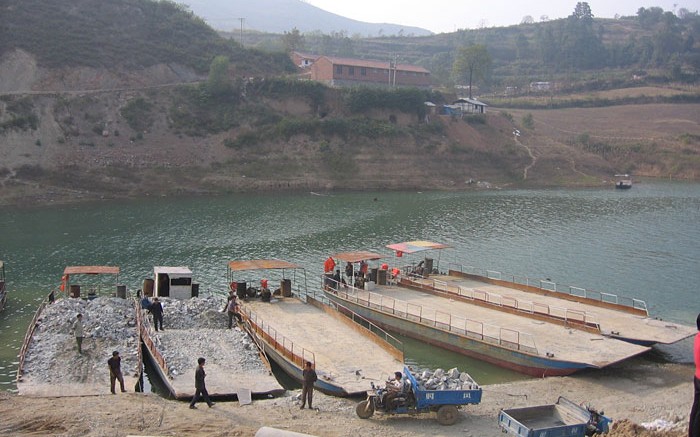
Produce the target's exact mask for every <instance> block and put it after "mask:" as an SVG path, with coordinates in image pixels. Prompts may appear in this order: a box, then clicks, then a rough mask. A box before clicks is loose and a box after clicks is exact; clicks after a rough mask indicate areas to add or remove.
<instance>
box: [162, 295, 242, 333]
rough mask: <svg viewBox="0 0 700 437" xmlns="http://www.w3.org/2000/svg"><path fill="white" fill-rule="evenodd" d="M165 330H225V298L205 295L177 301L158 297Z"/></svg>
mask: <svg viewBox="0 0 700 437" xmlns="http://www.w3.org/2000/svg"><path fill="white" fill-rule="evenodd" d="M158 300H159V301H160V302H161V304H162V305H163V327H164V328H165V329H168V328H174V329H192V328H214V329H216V328H225V327H226V326H227V324H228V315H227V314H226V313H225V312H224V308H225V307H226V297H223V296H220V295H219V296H217V295H211V294H210V295H206V296H203V297H193V298H192V299H187V300H179V299H170V298H167V297H160V298H158Z"/></svg>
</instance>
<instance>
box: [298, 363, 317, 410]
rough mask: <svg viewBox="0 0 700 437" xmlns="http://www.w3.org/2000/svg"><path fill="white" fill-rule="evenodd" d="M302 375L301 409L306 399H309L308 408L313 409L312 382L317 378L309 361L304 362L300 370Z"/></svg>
mask: <svg viewBox="0 0 700 437" xmlns="http://www.w3.org/2000/svg"><path fill="white" fill-rule="evenodd" d="M301 375H302V379H303V382H302V386H301V408H300V409H301V410H303V409H304V406H305V405H306V401H307V399H308V401H309V410H311V409H313V407H312V406H311V405H312V401H313V399H314V382H316V380H317V379H318V377H317V376H316V371H315V370H314V369H313V368H312V367H311V361H307V362H306V366H305V367H304V370H303V371H302V372H301Z"/></svg>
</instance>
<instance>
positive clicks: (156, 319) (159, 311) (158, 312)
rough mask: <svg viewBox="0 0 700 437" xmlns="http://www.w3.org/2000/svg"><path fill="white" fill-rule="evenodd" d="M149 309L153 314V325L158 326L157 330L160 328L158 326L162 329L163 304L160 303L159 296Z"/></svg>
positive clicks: (154, 299)
mask: <svg viewBox="0 0 700 437" xmlns="http://www.w3.org/2000/svg"><path fill="white" fill-rule="evenodd" d="M148 310H149V311H150V312H151V314H153V326H154V327H155V328H156V331H157V330H158V326H160V330H161V331H162V330H163V305H162V304H161V303H160V301H159V300H158V298H157V297H154V298H153V303H152V304H151V306H150V307H149V308H148Z"/></svg>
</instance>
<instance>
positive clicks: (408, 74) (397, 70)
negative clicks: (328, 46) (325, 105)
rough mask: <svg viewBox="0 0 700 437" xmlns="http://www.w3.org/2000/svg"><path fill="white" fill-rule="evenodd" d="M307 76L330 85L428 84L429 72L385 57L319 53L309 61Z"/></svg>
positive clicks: (426, 86) (410, 85)
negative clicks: (353, 57) (342, 55)
mask: <svg viewBox="0 0 700 437" xmlns="http://www.w3.org/2000/svg"><path fill="white" fill-rule="evenodd" d="M311 80H316V81H319V82H324V83H326V84H328V85H330V86H355V85H368V86H400V87H417V88H428V87H430V72H429V71H428V70H426V69H425V68H423V67H419V66H416V65H406V64H394V63H393V62H389V61H372V60H365V59H351V58H336V57H331V56H320V57H319V58H318V59H316V61H315V62H314V63H313V64H311Z"/></svg>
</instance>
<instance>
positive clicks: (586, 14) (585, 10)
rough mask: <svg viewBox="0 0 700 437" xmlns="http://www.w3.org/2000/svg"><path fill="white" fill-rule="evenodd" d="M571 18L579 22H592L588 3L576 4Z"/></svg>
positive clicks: (591, 13)
mask: <svg viewBox="0 0 700 437" xmlns="http://www.w3.org/2000/svg"><path fill="white" fill-rule="evenodd" d="M573 16H574V17H575V18H576V19H579V20H586V21H590V20H593V12H592V11H591V7H590V6H589V5H588V2H578V3H576V7H575V8H574V14H573Z"/></svg>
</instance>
